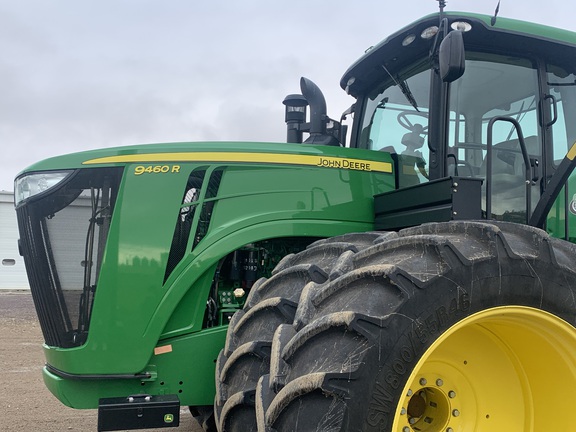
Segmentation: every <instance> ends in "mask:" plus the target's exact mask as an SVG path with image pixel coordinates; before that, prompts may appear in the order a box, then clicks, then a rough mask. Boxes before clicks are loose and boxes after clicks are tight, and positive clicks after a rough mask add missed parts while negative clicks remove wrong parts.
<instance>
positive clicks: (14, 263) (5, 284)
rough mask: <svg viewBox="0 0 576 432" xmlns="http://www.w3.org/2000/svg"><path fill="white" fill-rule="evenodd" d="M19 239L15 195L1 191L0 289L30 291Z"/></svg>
mask: <svg viewBox="0 0 576 432" xmlns="http://www.w3.org/2000/svg"><path fill="white" fill-rule="evenodd" d="M18 237H19V236H18V224H17V222H16V212H15V211H14V195H13V194H12V192H5V191H0V289H29V286H28V279H27V277H26V269H25V268H24V260H23V259H22V257H21V256H20V254H19V253H18Z"/></svg>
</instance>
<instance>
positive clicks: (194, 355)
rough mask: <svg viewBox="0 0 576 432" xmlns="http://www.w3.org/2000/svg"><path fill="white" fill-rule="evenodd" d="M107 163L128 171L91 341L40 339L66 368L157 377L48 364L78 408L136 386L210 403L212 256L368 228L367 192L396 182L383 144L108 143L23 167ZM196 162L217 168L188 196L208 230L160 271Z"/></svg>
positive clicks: (55, 388)
mask: <svg viewBox="0 0 576 432" xmlns="http://www.w3.org/2000/svg"><path fill="white" fill-rule="evenodd" d="M195 155H198V158H199V159H200V160H199V161H195V160H194V159H195ZM110 165H116V166H124V167H125V169H124V177H123V179H122V183H121V187H120V190H119V195H118V199H117V204H116V208H115V210H114V213H113V218H112V222H111V226H110V232H109V235H108V241H107V248H106V251H105V254H104V260H103V264H102V268H101V272H100V275H99V281H98V286H97V292H96V295H95V300H94V306H93V312H92V319H91V323H90V331H89V334H88V339H87V341H86V343H85V344H84V345H82V346H79V347H75V348H69V349H62V348H55V347H49V346H45V347H44V349H45V354H46V360H47V363H48V364H49V365H50V366H51V367H53V368H56V369H58V370H60V371H63V372H65V373H68V374H75V375H80V376H81V375H95V374H96V375H97V374H101V375H117V374H137V373H141V372H150V373H152V378H151V379H150V380H144V381H141V380H139V379H106V380H98V379H95V380H93V379H88V380H70V379H62V378H60V377H57V376H55V375H53V374H52V373H50V372H49V371H48V370H45V372H44V379H45V381H46V384H47V386H48V388H49V389H50V390H51V391H52V392H53V393H54V394H55V395H56V396H57V397H58V398H59V399H61V400H62V401H63V402H64V403H65V404H67V405H70V406H73V407H77V408H94V407H96V406H97V402H98V398H101V397H114V396H122V395H127V394H133V393H141V392H147V393H151V394H163V393H170V392H172V393H174V392H175V393H179V396H180V399H181V401H182V403H183V404H190V405H204V404H210V403H211V402H212V400H213V392H214V388H213V386H214V384H213V372H214V359H215V358H216V355H217V353H218V351H219V350H220V349H221V347H222V346H223V338H224V334H225V327H216V328H212V329H202V322H203V317H204V310H205V306H206V299H207V297H208V292H209V289H210V286H211V283H212V278H213V276H214V271H215V267H216V264H217V263H218V261H219V260H220V259H221V258H222V257H224V256H226V255H227V254H229V253H230V252H231V251H233V250H235V249H238V248H240V247H242V246H243V245H246V244H249V243H253V242H256V241H260V240H264V239H269V238H281V237H328V236H334V235H338V234H342V233H345V232H351V231H366V230H371V229H373V222H374V216H373V200H372V196H373V195H375V194H377V193H381V192H384V191H387V190H392V189H393V188H394V175H393V173H392V159H391V157H390V155H389V154H387V153H384V152H374V151H366V150H358V149H347V148H334V147H322V146H306V145H290V144H269V145H267V144H254V143H220V144H218V146H215V145H214V144H202V143H200V144H166V145H151V146H140V147H128V148H119V149H107V150H98V151H93V152H86V153H77V154H72V155H67V156H62V157H59V158H52V159H49V160H46V161H43V162H40V163H37V164H35V165H33V166H32V167H30V168H29V169H28V170H26V171H25V172H32V171H43V170H54V169H74V168H84V169H90V168H92V167H100V166H110ZM155 167H167V168H157V169H155ZM199 168H202V169H206V177H209V175H210V173H211V172H212V171H214V170H215V169H223V175H222V179H221V181H220V186H219V189H218V193H217V195H216V196H214V197H208V196H205V195H202V196H201V198H200V200H199V201H198V202H196V203H195V205H198V206H199V207H200V206H202V205H203V204H204V203H207V202H213V203H214V206H213V209H212V216H211V220H210V228H209V230H208V231H207V233H206V234H205V236H204V237H203V238H202V240H201V241H200V242H199V243H198V244H197V245H196V246H195V247H194V248H193V247H192V240H190V241H189V244H188V248H187V252H186V253H185V254H184V256H183V257H182V259H181V260H180V262H179V263H178V264H177V265H176V267H175V268H174V270H173V271H172V272H171V273H170V275H169V277H168V278H167V279H166V281H164V275H165V268H166V263H167V260H168V255H169V251H170V247H171V242H172V237H173V233H174V227H175V224H176V219H177V217H178V215H179V212H180V208H181V205H182V204H181V203H182V196H183V194H184V191H185V188H186V184H187V181H188V177H189V175H190V173H191V172H192V171H193V170H195V169H199ZM195 223H197V221H196V222H195ZM196 228H197V226H195V227H193V229H192V232H194V231H195V229H196ZM159 346H160V347H162V346H170V352H167V353H165V354H155V349H156V348H158V347H159ZM160 352H162V349H161V350H160ZM162 383H164V384H162ZM180 383H182V384H180Z"/></svg>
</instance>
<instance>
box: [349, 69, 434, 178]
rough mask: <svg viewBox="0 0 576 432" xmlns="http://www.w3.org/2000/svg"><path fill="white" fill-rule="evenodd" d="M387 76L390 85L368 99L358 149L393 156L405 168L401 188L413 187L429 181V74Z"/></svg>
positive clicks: (422, 72)
mask: <svg viewBox="0 0 576 432" xmlns="http://www.w3.org/2000/svg"><path fill="white" fill-rule="evenodd" d="M386 72H387V74H388V75H389V79H388V80H387V82H386V83H385V84H384V85H383V86H382V87H381V89H380V90H379V91H377V92H374V94H372V95H371V96H370V97H368V98H367V99H366V102H365V103H366V107H365V113H364V120H363V124H362V130H361V134H360V143H359V145H360V147H362V148H367V149H370V150H378V151H387V152H390V153H392V154H393V155H394V156H395V157H396V159H397V160H398V161H399V164H400V166H401V167H402V168H401V170H400V175H399V177H398V181H399V185H398V186H399V187H405V186H411V185H414V184H418V183H421V182H424V181H427V179H428V174H427V163H428V160H429V151H428V146H427V145H426V136H427V132H428V104H429V94H430V91H429V89H430V71H429V70H428V69H426V70H423V71H421V72H419V73H416V74H415V75H412V76H409V75H408V76H403V75H398V76H395V75H394V74H392V73H390V72H388V71H386Z"/></svg>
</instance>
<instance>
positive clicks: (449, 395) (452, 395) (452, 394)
mask: <svg viewBox="0 0 576 432" xmlns="http://www.w3.org/2000/svg"><path fill="white" fill-rule="evenodd" d="M448 397H449V398H450V399H454V398H455V397H456V392H455V391H454V390H450V391H449V392H448Z"/></svg>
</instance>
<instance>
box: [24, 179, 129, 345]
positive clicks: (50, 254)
mask: <svg viewBox="0 0 576 432" xmlns="http://www.w3.org/2000/svg"><path fill="white" fill-rule="evenodd" d="M121 176H122V169H121V168H96V169H94V168H92V169H82V170H78V171H77V172H75V173H74V174H72V176H71V177H70V178H68V179H66V180H65V181H64V182H63V183H62V185H58V186H56V187H54V190H49V191H47V192H44V193H42V194H41V195H38V196H34V197H31V198H29V199H27V200H26V201H24V202H22V203H21V204H20V205H19V206H18V207H17V208H16V214H17V217H18V226H19V230H20V249H21V252H22V255H23V257H24V262H25V265H26V271H27V274H28V280H29V283H30V290H31V292H32V297H33V299H34V305H35V307H36V311H37V314H38V319H39V321H40V326H41V328H42V333H43V335H44V340H45V342H46V344H47V345H49V346H54V347H61V348H70V347H75V346H80V345H82V344H83V343H84V342H85V341H86V338H87V336H88V330H89V326H90V314H91V311H92V304H93V301H94V294H95V292H96V287H97V284H98V274H99V271H100V266H101V262H102V257H103V254H104V248H105V245H106V238H107V235H108V230H109V227H110V223H111V220H112V213H113V210H114V204H115V201H116V196H117V193H118V187H119V184H120V179H121Z"/></svg>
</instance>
